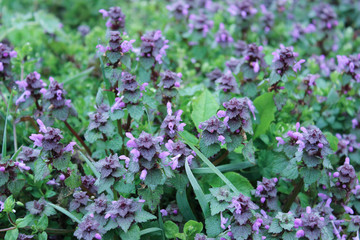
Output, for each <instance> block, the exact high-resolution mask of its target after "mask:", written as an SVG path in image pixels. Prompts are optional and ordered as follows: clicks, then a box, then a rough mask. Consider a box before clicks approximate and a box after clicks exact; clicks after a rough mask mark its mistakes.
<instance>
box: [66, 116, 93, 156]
mask: <svg viewBox="0 0 360 240" xmlns="http://www.w3.org/2000/svg"><path fill="white" fill-rule="evenodd" d="M64 123H65V125H66V127H67V128H68V129H69V130H70V132H71V133H72V134H73V135H74V136H75V137H76V139H77V140H79V142H80V143H81V145H82V146H83V147H84V148H85V150H86V152H87V153H88V154H89V155H90V156H91V151H90V148H89V147H88V146H87V145H86V144H85V142H84V140H83V139H82V138H81V137H80V136H79V134H77V132H76V131H75V130H74V129H73V128H72V127H71V126H70V124H69V123H68V122H67V121H66V120H65V121H64Z"/></svg>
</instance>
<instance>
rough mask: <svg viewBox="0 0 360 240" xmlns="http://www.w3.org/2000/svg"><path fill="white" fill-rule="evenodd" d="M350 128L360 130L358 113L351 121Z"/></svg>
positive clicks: (359, 114)
mask: <svg viewBox="0 0 360 240" xmlns="http://www.w3.org/2000/svg"><path fill="white" fill-rule="evenodd" d="M351 124H352V128H353V129H355V128H360V111H359V112H358V113H357V114H356V116H355V118H353V119H352V120H351Z"/></svg>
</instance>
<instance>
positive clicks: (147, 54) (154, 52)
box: [140, 30, 169, 64]
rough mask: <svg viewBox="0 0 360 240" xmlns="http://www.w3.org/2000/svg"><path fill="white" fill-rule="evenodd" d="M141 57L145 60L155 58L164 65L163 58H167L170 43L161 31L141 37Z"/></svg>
mask: <svg viewBox="0 0 360 240" xmlns="http://www.w3.org/2000/svg"><path fill="white" fill-rule="evenodd" d="M141 41H142V42H141V46H140V55H141V56H142V57H144V58H151V57H152V58H154V59H155V61H156V62H158V63H159V64H162V62H163V61H162V58H163V57H164V56H166V49H167V48H169V45H168V44H167V43H168V42H169V41H168V40H166V39H165V37H163V36H162V33H161V31H160V30H156V31H151V32H148V33H146V34H145V35H143V36H142V37H141Z"/></svg>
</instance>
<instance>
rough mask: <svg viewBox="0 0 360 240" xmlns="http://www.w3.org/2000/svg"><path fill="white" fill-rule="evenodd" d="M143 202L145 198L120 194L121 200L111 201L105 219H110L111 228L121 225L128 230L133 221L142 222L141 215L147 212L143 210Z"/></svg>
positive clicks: (125, 230) (124, 229)
mask: <svg viewBox="0 0 360 240" xmlns="http://www.w3.org/2000/svg"><path fill="white" fill-rule="evenodd" d="M143 202H144V201H143V200H135V199H130V198H124V197H123V196H120V198H119V200H117V201H113V202H111V204H110V206H109V207H108V210H107V211H106V215H105V219H109V221H110V222H111V224H110V227H109V228H111V229H112V228H118V227H120V228H121V229H122V230H123V231H124V232H127V231H128V230H129V228H130V226H131V225H132V224H133V223H136V222H141V220H140V218H139V215H140V214H141V213H143V212H145V211H144V210H142V207H143ZM145 213H147V212H145ZM108 225H109V224H108Z"/></svg>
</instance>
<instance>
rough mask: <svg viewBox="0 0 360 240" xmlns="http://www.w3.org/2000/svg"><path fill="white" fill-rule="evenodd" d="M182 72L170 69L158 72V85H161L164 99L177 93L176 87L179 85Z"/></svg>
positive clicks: (168, 98)
mask: <svg viewBox="0 0 360 240" xmlns="http://www.w3.org/2000/svg"><path fill="white" fill-rule="evenodd" d="M181 78H182V74H181V73H175V72H172V71H170V70H166V71H165V72H162V73H160V83H159V84H158V86H159V87H162V88H163V89H162V94H163V95H164V96H163V98H164V99H165V100H170V99H171V98H173V97H175V96H176V94H177V91H176V88H179V87H180V83H181Z"/></svg>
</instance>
